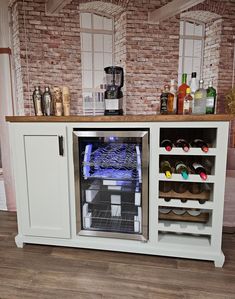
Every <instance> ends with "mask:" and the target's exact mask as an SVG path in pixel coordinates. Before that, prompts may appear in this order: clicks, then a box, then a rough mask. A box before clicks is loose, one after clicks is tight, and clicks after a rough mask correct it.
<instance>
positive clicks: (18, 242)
mask: <svg viewBox="0 0 235 299" xmlns="http://www.w3.org/2000/svg"><path fill="white" fill-rule="evenodd" d="M15 243H16V246H17V247H18V248H23V247H24V242H23V241H22V239H21V237H19V236H16V237H15Z"/></svg>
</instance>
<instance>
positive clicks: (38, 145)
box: [13, 124, 70, 238]
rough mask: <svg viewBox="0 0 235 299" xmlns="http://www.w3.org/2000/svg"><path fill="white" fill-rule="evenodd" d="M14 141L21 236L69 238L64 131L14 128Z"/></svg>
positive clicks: (45, 128)
mask: <svg viewBox="0 0 235 299" xmlns="http://www.w3.org/2000/svg"><path fill="white" fill-rule="evenodd" d="M59 140H60V141H59ZM15 141H16V143H15V148H14V149H13V151H14V157H15V161H16V169H15V175H16V178H15V179H16V196H17V211H18V217H19V227H20V230H21V233H22V234H23V235H29V236H41V237H55V238H56V237H57V238H70V217H69V191H68V161H67V143H66V128H65V127H64V126H60V125H57V126H54V127H53V126H51V125H50V126H45V124H41V126H38V125H36V126H35V124H26V125H23V126H20V127H19V126H16V127H15ZM59 143H61V144H59ZM61 151H63V152H61Z"/></svg>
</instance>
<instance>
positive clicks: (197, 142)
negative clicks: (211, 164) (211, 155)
mask: <svg viewBox="0 0 235 299" xmlns="http://www.w3.org/2000/svg"><path fill="white" fill-rule="evenodd" d="M191 146H192V147H200V148H201V150H202V151H203V152H204V153H207V152H208V150H209V146H208V144H207V143H206V142H205V141H204V140H202V139H194V140H193V142H191Z"/></svg>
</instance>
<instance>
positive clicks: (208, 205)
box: [157, 198, 214, 210]
mask: <svg viewBox="0 0 235 299" xmlns="http://www.w3.org/2000/svg"><path fill="white" fill-rule="evenodd" d="M157 204H158V206H163V207H177V208H185V209H186V208H189V209H190V208H191V209H206V210H213V208H214V204H213V202H211V201H206V202H205V203H203V204H200V203H199V201H198V200H190V199H188V200H187V201H186V202H181V200H180V199H174V198H172V199H171V200H168V201H166V200H164V198H158V201H157Z"/></svg>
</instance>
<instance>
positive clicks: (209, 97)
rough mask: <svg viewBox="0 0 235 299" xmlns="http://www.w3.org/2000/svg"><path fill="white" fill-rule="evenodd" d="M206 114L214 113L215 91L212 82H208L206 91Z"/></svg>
mask: <svg viewBox="0 0 235 299" xmlns="http://www.w3.org/2000/svg"><path fill="white" fill-rule="evenodd" d="M206 92H207V94H206V114H214V113H215V102H216V90H215V89H214V87H213V86H212V81H210V83H209V86H208V88H207V90H206Z"/></svg>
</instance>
